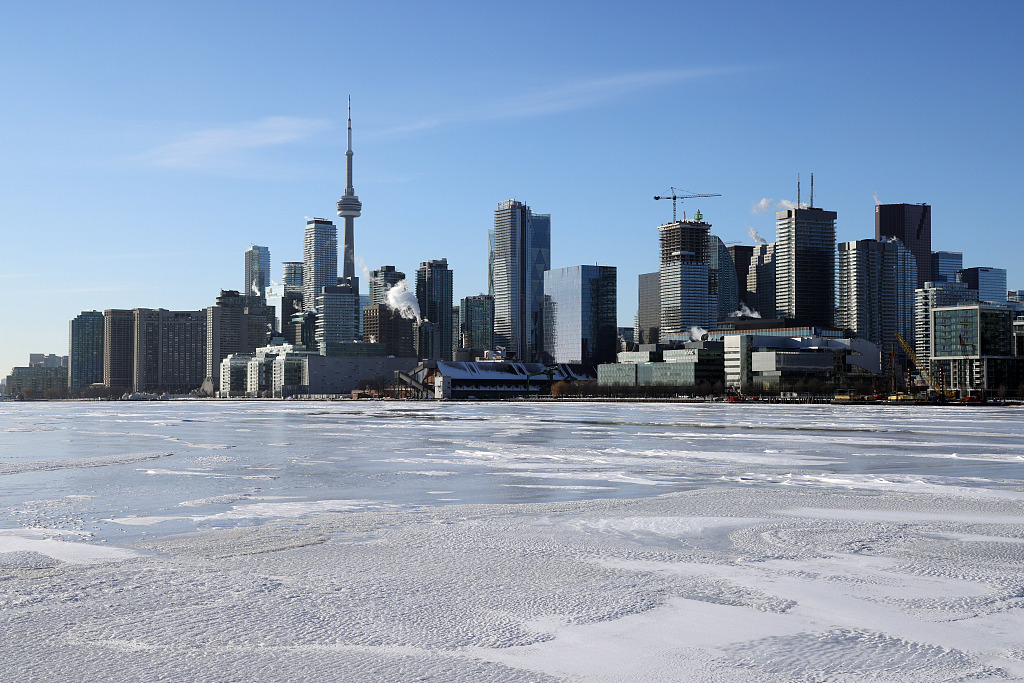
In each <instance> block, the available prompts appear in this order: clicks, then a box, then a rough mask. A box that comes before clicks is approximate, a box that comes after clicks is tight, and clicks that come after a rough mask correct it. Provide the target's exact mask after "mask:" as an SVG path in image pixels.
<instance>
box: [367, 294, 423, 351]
mask: <svg viewBox="0 0 1024 683" xmlns="http://www.w3.org/2000/svg"><path fill="white" fill-rule="evenodd" d="M414 324H415V321H414V320H413V319H412V318H405V317H403V316H402V315H401V314H400V313H399V312H398V311H395V310H393V309H392V308H390V307H389V306H388V305H387V304H385V303H380V304H371V305H369V306H365V307H364V308H363V341H364V342H367V343H378V344H383V345H384V348H385V352H386V354H387V355H389V356H396V357H404V358H412V357H415V356H416V348H415V347H414V346H413V326H414Z"/></svg>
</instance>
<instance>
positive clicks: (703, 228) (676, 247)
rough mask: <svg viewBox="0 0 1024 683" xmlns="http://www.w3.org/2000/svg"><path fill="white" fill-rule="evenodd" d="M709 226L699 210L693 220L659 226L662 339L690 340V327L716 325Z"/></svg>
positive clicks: (716, 306) (716, 312) (660, 336)
mask: <svg viewBox="0 0 1024 683" xmlns="http://www.w3.org/2000/svg"><path fill="white" fill-rule="evenodd" d="M710 229H711V225H710V224H709V223H705V222H704V221H703V219H702V216H701V215H700V213H699V212H698V213H697V214H695V215H694V217H693V218H692V219H684V220H681V221H674V222H672V223H666V224H665V225H660V226H658V237H659V239H658V242H659V248H660V255H661V258H660V268H659V269H658V282H659V289H660V298H661V316H660V324H659V331H658V336H659V339H661V341H666V340H670V339H689V338H690V333H691V329H693V328H710V327H713V326H714V324H715V320H716V319H717V318H718V299H717V296H716V292H715V291H714V285H715V283H716V282H717V273H715V274H713V273H712V269H711V263H710V256H709V251H710V249H711V238H710V232H709V231H710ZM715 248H716V251H717V245H716V247H715Z"/></svg>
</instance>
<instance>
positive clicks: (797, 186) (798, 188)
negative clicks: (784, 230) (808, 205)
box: [796, 173, 800, 209]
mask: <svg viewBox="0 0 1024 683" xmlns="http://www.w3.org/2000/svg"><path fill="white" fill-rule="evenodd" d="M796 208H798V209H799V208H800V174H799V173H797V174H796Z"/></svg>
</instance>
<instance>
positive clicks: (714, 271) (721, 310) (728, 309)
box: [708, 235, 746, 320]
mask: <svg viewBox="0 0 1024 683" xmlns="http://www.w3.org/2000/svg"><path fill="white" fill-rule="evenodd" d="M708 237H709V239H710V242H709V243H708V265H709V269H708V276H709V277H710V278H711V282H710V283H709V284H710V289H711V291H713V292H714V293H715V300H716V301H717V302H718V308H717V310H716V311H715V319H716V320H718V319H719V318H728V317H729V316H730V315H732V314H733V313H734V312H735V311H736V309H738V308H739V307H740V292H739V282H738V281H737V279H736V264H735V263H734V262H733V260H732V254H731V253H730V252H729V247H727V246H725V242H723V241H722V239H721V238H720V237H718V236H716V235H709V236H708ZM744 284H746V283H744Z"/></svg>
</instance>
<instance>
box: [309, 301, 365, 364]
mask: <svg viewBox="0 0 1024 683" xmlns="http://www.w3.org/2000/svg"><path fill="white" fill-rule="evenodd" d="M316 309H317V314H316V347H315V348H316V349H318V350H319V352H320V355H323V356H335V355H340V354H339V353H338V347H339V346H340V345H342V344H348V343H351V342H353V341H355V340H361V339H362V336H361V335H360V332H359V327H360V325H359V318H360V317H361V315H360V310H359V295H358V294H357V293H356V292H355V291H353V289H352V287H351V286H349V285H347V284H337V285H334V286H326V287H323V288H322V289H321V290H320V295H319V296H318V297H317V299H316Z"/></svg>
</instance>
